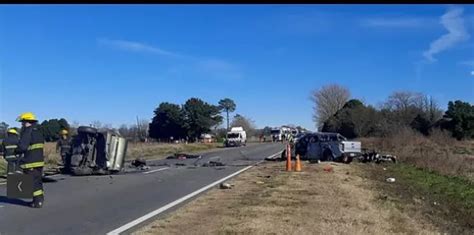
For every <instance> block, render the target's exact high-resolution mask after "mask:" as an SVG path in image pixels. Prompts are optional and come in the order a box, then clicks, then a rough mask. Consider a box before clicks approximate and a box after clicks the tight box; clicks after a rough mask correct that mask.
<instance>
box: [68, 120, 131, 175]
mask: <svg viewBox="0 0 474 235" xmlns="http://www.w3.org/2000/svg"><path fill="white" fill-rule="evenodd" d="M77 132H78V134H77V135H76V136H74V137H73V139H72V153H71V154H70V155H69V156H67V157H66V159H65V164H64V168H63V169H62V171H63V173H66V174H72V175H108V174H115V173H118V172H120V171H122V169H123V167H124V161H125V156H126V152H127V140H126V139H125V138H123V137H121V136H120V135H119V134H118V133H115V132H111V131H105V132H100V131H98V130H97V129H96V128H93V127H88V126H80V127H79V128H78V129H77Z"/></svg>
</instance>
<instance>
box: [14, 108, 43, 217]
mask: <svg viewBox="0 0 474 235" xmlns="http://www.w3.org/2000/svg"><path fill="white" fill-rule="evenodd" d="M17 121H19V122H21V126H22V131H21V133H20V141H19V142H18V148H17V149H16V151H15V152H16V153H17V154H23V157H22V158H21V159H20V167H21V168H22V169H23V173H24V174H26V175H30V176H32V177H33V201H32V203H31V204H30V206H31V207H33V208H41V207H43V203H44V191H43V167H44V136H43V133H42V132H41V131H40V129H39V125H38V120H37V119H36V116H35V115H34V114H33V113H31V112H28V113H23V114H21V115H20V116H19V117H18V118H17Z"/></svg>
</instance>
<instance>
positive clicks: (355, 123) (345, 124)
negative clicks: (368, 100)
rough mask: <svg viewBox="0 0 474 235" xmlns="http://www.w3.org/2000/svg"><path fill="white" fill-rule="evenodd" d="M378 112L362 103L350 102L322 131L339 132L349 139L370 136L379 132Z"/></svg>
mask: <svg viewBox="0 0 474 235" xmlns="http://www.w3.org/2000/svg"><path fill="white" fill-rule="evenodd" d="M377 117H378V115H377V111H376V110H375V109H374V108H373V107H370V106H368V107H366V106H365V105H364V104H363V103H362V102H361V101H359V100H356V99H352V100H349V101H348V102H347V103H346V104H345V105H344V106H343V108H342V109H340V110H339V111H337V112H336V114H334V115H333V116H332V117H330V118H329V119H328V120H327V121H326V122H324V125H323V128H322V131H324V132H338V133H340V134H341V135H343V136H345V137H347V138H357V137H361V136H368V135H371V134H373V133H375V132H376V130H377Z"/></svg>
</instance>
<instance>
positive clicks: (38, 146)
mask: <svg viewBox="0 0 474 235" xmlns="http://www.w3.org/2000/svg"><path fill="white" fill-rule="evenodd" d="M43 147H44V144H32V145H30V146H29V147H28V150H34V149H42V148H43Z"/></svg>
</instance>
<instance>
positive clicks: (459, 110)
mask: <svg viewBox="0 0 474 235" xmlns="http://www.w3.org/2000/svg"><path fill="white" fill-rule="evenodd" d="M311 98H312V100H313V102H314V105H315V106H314V115H313V118H314V121H315V123H316V126H317V128H318V129H319V130H320V131H324V132H338V133H340V134H342V135H344V136H346V137H347V138H357V137H385V136H388V135H390V134H392V133H393V132H394V131H396V130H398V129H400V128H402V127H410V128H412V129H414V130H416V131H418V132H420V133H422V134H423V135H429V134H430V133H431V132H432V131H433V130H435V129H441V130H445V131H449V132H450V133H451V135H452V136H453V137H455V138H457V139H471V138H474V105H471V104H470V103H468V102H464V101H461V100H456V101H450V102H449V103H448V109H447V110H446V111H443V110H442V109H441V108H440V107H439V105H438V103H437V102H436V100H434V99H433V98H432V97H430V96H427V95H424V94H422V93H420V92H411V91H396V92H393V93H392V94H391V95H389V96H388V98H387V99H386V100H385V101H384V102H383V103H382V104H381V105H379V107H378V108H376V107H374V106H372V105H366V104H364V102H362V101H361V100H358V99H350V92H349V90H348V89H347V88H345V87H343V86H340V85H336V84H331V85H327V86H324V87H322V88H321V89H319V90H315V91H313V93H312V96H311Z"/></svg>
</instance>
